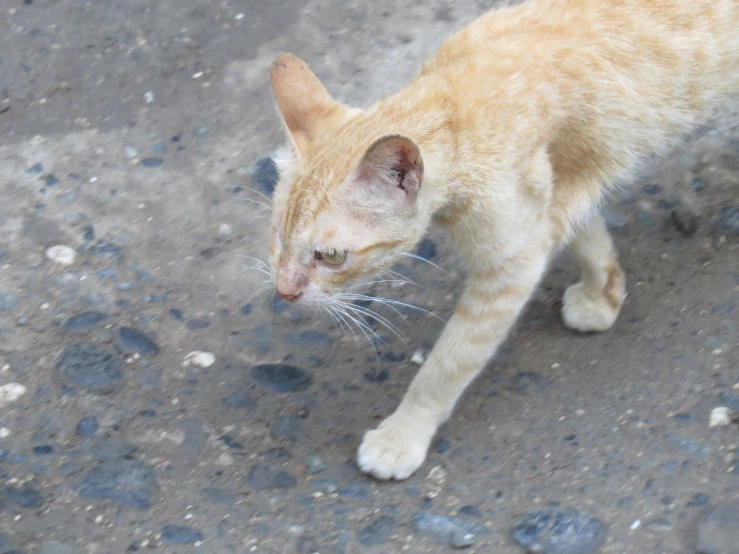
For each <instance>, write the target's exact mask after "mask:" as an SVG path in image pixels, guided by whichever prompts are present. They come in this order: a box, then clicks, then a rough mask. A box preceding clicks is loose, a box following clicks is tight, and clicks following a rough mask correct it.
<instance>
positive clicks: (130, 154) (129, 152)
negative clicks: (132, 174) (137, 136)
mask: <svg viewBox="0 0 739 554" xmlns="http://www.w3.org/2000/svg"><path fill="white" fill-rule="evenodd" d="M123 153H124V154H125V156H126V159H129V160H132V159H134V158H135V157H136V156H138V155H139V151H138V150H136V149H135V148H134V147H133V146H126V147H124V148H123Z"/></svg>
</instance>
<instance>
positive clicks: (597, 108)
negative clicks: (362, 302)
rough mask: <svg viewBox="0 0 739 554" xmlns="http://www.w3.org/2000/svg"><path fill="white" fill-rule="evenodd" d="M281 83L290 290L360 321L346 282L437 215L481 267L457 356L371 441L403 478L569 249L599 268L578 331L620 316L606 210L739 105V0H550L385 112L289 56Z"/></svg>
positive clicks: (497, 18)
mask: <svg viewBox="0 0 739 554" xmlns="http://www.w3.org/2000/svg"><path fill="white" fill-rule="evenodd" d="M271 81H272V85H273V90H274V93H275V98H276V101H277V106H278V108H279V110H280V113H281V115H282V117H283V121H284V123H285V125H286V128H287V130H288V137H289V139H290V143H291V148H290V149H289V150H286V151H285V152H284V155H283V156H281V158H280V160H279V161H278V164H279V166H280V169H281V179H280V183H279V184H278V187H277V190H276V192H275V219H274V231H273V241H272V246H271V261H272V267H273V270H274V272H275V276H276V288H277V291H278V293H279V294H280V295H281V296H283V297H284V298H286V299H288V300H292V301H299V302H304V303H307V304H319V305H324V306H329V307H333V308H335V309H336V310H337V313H339V315H340V314H341V313H344V315H347V313H346V310H349V309H350V308H347V307H346V305H345V304H344V305H342V304H339V302H346V301H351V295H347V294H346V293H345V292H344V291H346V290H347V286H348V285H352V284H355V283H357V282H360V281H361V280H362V279H363V278H366V277H368V276H370V275H371V274H373V273H375V272H377V271H380V270H382V269H385V268H387V267H389V266H390V265H391V264H392V263H393V262H394V261H395V260H396V259H397V256H398V254H399V253H400V252H402V251H407V250H410V249H411V248H412V247H413V246H414V245H415V244H416V243H417V242H418V240H420V238H421V237H422V236H423V234H424V233H425V232H426V230H427V228H428V225H429V224H430V223H431V222H432V220H433V221H436V222H437V223H439V224H440V225H442V226H443V227H445V228H446V229H447V230H448V232H449V235H450V237H451V240H452V243H453V245H454V247H455V248H456V249H457V251H458V252H459V253H460V254H462V256H463V258H464V260H465V262H466V264H467V270H468V275H469V282H468V285H467V289H466V290H465V292H464V293H463V295H462V297H461V299H460V303H459V305H458V307H457V309H456V312H455V314H454V315H453V317H452V319H451V320H450V321H449V323H448V324H447V327H446V329H445V331H444V333H443V334H442V336H441V338H440V339H439V342H438V344H437V345H436V346H435V348H434V350H433V351H432V353H431V354H430V356H429V358H428V360H427V361H426V362H425V364H424V365H423V367H422V368H421V370H420V372H419V374H418V376H417V377H416V378H415V379H414V381H413V383H412V384H411V387H410V389H409V391H408V394H407V395H406V397H405V398H404V399H403V401H402V403H401V405H400V407H399V408H398V410H397V411H396V412H395V413H394V414H393V415H392V416H390V417H389V418H388V419H387V420H385V421H384V422H383V423H382V424H381V425H380V427H379V428H378V429H376V430H374V431H370V432H368V433H367V435H366V436H365V438H364V441H363V443H362V445H361V447H360V451H359V464H360V467H361V468H362V469H363V470H364V471H366V472H368V473H372V474H374V475H375V476H377V477H380V478H397V479H402V478H405V477H408V476H409V475H410V474H411V473H413V471H415V470H416V469H417V468H418V466H419V465H420V464H421V463H422V462H423V460H424V458H425V454H426V450H427V448H428V445H429V443H430V441H431V439H432V437H433V435H434V433H435V431H436V429H437V427H438V426H439V425H440V424H441V423H442V422H443V421H444V420H445V419H446V418H447V417H448V416H449V414H450V413H451V411H452V409H453V407H454V404H455V402H456V400H457V399H458V398H459V396H460V395H461V393H462V392H463V390H464V388H465V387H466V386H467V385H468V384H469V383H470V381H471V380H472V379H473V378H474V377H475V375H476V374H477V373H478V372H479V370H480V369H481V368H482V367H483V366H484V365H485V363H486V362H487V360H488V359H489V358H490V357H491V356H492V355H493V354H494V352H495V350H496V348H497V347H498V345H499V344H500V342H501V341H502V340H503V339H504V338H505V336H506V334H507V332H508V330H509V328H510V326H511V325H512V324H513V323H514V321H515V319H516V317H517V316H518V314H519V313H520V311H521V309H522V308H523V306H524V305H525V303H526V301H527V299H528V297H529V296H530V294H531V292H532V290H533V289H534V288H535V287H536V285H537V283H538V282H539V280H540V279H541V277H542V275H543V273H544V271H545V268H546V265H547V263H548V261H549V260H550V259H551V257H552V255H553V254H555V253H556V252H557V250H558V249H559V248H560V247H561V246H564V245H566V244H569V245H570V247H571V248H572V251H573V253H574V254H575V255H576V257H577V258H578V260H579V261H580V263H581V265H582V269H583V279H582V282H581V283H578V284H577V285H573V286H572V287H570V289H568V291H567V293H566V295H565V299H564V308H563V316H564V319H565V322H566V323H567V325H568V326H570V327H571V328H573V329H576V330H579V331H603V330H606V329H608V328H609V327H610V326H611V325H612V324H613V323H614V321H615V319H616V317H617V315H618V312H619V310H620V308H621V304H622V302H623V298H624V295H625V284H624V276H623V272H622V271H621V269H620V267H619V265H618V262H617V259H616V255H615V252H614V250H613V246H612V243H611V240H610V237H609V236H608V233H607V231H606V229H605V226H604V224H603V221H602V219H601V217H600V216H599V215H597V208H598V207H599V203H600V202H601V200H602V199H603V197H604V194H605V193H606V192H607V190H608V187H609V186H611V185H613V184H614V183H616V182H617V181H619V180H623V179H625V178H627V177H628V176H629V173H630V172H632V171H633V170H634V168H635V167H636V166H637V164H638V162H639V161H640V160H642V159H644V158H645V157H647V156H649V155H650V154H652V153H654V152H659V151H662V150H664V149H665V148H666V147H668V146H670V145H671V144H673V143H674V142H676V141H678V140H680V139H681V138H683V137H684V136H685V134H686V133H688V132H689V131H690V130H691V129H693V128H694V127H695V126H696V125H698V124H701V123H703V122H705V120H706V119H707V118H708V117H709V116H710V114H711V113H712V110H713V109H714V108H715V107H716V106H717V105H718V104H720V103H721V102H722V100H724V99H725V98H726V97H727V96H729V95H731V94H734V93H739V0H712V1H711V0H621V1H616V0H536V1H532V2H529V3H527V4H524V5H522V6H517V7H512V8H506V9H502V10H498V11H493V12H490V13H488V14H486V15H484V16H482V17H481V18H479V19H478V20H476V21H475V22H473V23H472V24H470V25H469V26H468V27H466V28H465V29H463V30H462V31H460V32H459V33H457V34H456V35H454V36H452V37H451V38H450V39H448V40H447V41H446V42H445V43H444V45H443V46H442V47H441V49H440V51H439V52H438V54H437V55H436V56H435V57H434V58H433V59H431V60H430V61H429V62H428V63H426V64H425V65H424V66H423V68H422V69H421V71H420V73H419V75H418V76H417V77H416V78H415V79H414V80H413V81H412V82H411V83H410V84H409V85H408V86H407V87H405V88H404V89H403V90H401V91H400V92H398V93H397V94H395V95H393V96H391V97H388V98H386V99H384V100H381V101H380V102H378V103H377V104H375V105H374V106H371V107H370V108H368V109H366V110H357V109H351V108H348V107H346V106H343V105H342V104H339V103H337V102H335V101H334V100H332V99H331V97H330V96H329V95H328V93H327V92H326V90H325V89H324V88H323V87H322V85H320V83H319V82H318V81H317V79H316V78H315V76H313V74H312V73H310V71H309V70H308V69H307V67H306V66H305V65H304V64H303V63H302V62H301V61H300V60H298V59H297V58H294V57H292V56H290V55H281V56H279V57H278V58H277V59H276V60H275V63H274V65H273V68H272V74H271ZM338 310H344V312H338ZM365 315H367V314H365Z"/></svg>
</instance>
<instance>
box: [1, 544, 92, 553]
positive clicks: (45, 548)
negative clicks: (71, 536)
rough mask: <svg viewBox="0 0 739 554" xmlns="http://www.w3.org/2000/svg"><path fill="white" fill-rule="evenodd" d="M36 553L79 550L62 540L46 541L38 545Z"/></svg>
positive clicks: (74, 551)
mask: <svg viewBox="0 0 739 554" xmlns="http://www.w3.org/2000/svg"><path fill="white" fill-rule="evenodd" d="M8 554H10V553H8ZM19 554H20V553H19ZM38 554H79V550H77V549H76V548H74V547H73V546H70V545H68V544H64V543H63V542H59V541H46V542H45V543H43V544H42V545H41V546H40V547H39V550H38Z"/></svg>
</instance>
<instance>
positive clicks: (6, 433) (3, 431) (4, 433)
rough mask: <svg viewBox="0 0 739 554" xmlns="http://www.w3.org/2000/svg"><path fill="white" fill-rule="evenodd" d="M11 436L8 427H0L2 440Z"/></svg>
mask: <svg viewBox="0 0 739 554" xmlns="http://www.w3.org/2000/svg"><path fill="white" fill-rule="evenodd" d="M9 436H10V429H8V428H7V427H0V439H4V438H7V437H9Z"/></svg>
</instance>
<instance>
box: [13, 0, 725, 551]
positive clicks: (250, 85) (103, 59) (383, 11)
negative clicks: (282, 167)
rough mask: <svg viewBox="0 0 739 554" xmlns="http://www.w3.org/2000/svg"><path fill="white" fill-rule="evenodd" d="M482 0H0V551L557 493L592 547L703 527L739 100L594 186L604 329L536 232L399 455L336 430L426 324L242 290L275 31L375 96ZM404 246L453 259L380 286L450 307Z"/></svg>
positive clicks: (484, 513) (265, 142)
mask: <svg viewBox="0 0 739 554" xmlns="http://www.w3.org/2000/svg"><path fill="white" fill-rule="evenodd" d="M490 5H491V3H490V2H480V1H479V2H467V3H464V5H462V4H460V3H454V2H451V1H440V0H434V1H429V2H424V3H419V4H418V5H416V6H412V7H411V6H410V3H400V4H398V3H396V2H392V1H391V0H378V1H376V2H355V1H351V2H341V1H339V0H290V1H288V0H272V1H270V2H254V1H251V0H249V1H228V2H226V1H223V2H210V3H203V2H201V3H196V2H194V1H192V0H180V1H177V2H174V1H171V0H170V1H166V0H165V1H163V2H156V3H154V2H149V1H144V0H130V1H128V2H87V3H82V2H76V1H72V0H56V1H50V0H25V1H20V0H19V1H16V2H12V3H11V2H5V3H3V4H2V6H0V136H2V142H1V143H0V187H2V193H3V203H2V206H0V264H2V266H1V270H0V387H4V388H3V389H2V391H3V392H2V394H0V552H10V551H13V552H25V553H27V554H33V553H37V552H41V553H43V554H54V553H57V554H60V553H61V554H71V553H81V554H98V553H113V552H124V551H147V550H156V551H158V552H162V553H174V552H177V553H179V552H198V553H200V554H206V553H208V554H217V553H222V552H266V553H290V552H321V553H327V552H328V553H341V552H346V553H355V552H361V553H364V552H367V553H375V554H378V553H395V552H401V551H407V552H411V553H415V552H419V553H421V552H429V553H436V552H447V551H449V549H450V548H451V547H450V546H449V545H448V544H447V543H449V542H455V541H457V542H459V541H462V542H463V543H464V541H465V540H467V541H468V542H472V543H473V544H472V545H471V546H469V547H468V548H469V550H468V551H469V552H478V553H490V552H496V553H500V554H515V553H518V552H521V549H520V548H519V547H518V546H516V545H515V543H514V542H513V540H512V537H511V529H512V528H513V526H514V525H515V523H516V522H517V521H518V519H519V518H520V517H521V516H523V515H524V514H526V513H528V512H531V511H533V510H537V509H541V508H547V507H561V508H572V509H574V510H577V511H578V513H581V514H582V513H589V514H592V515H593V516H595V517H596V518H598V520H600V521H601V522H602V523H603V524H604V525H605V526H607V537H606V539H605V543H604V544H603V546H602V548H601V551H602V552H608V553H614V554H615V553H617V554H624V553H625V554H644V553H664V554H687V553H691V552H695V548H694V545H695V541H696V540H697V539H696V530H695V529H696V526H697V523H696V521H697V519H698V518H699V517H701V516H702V514H703V513H704V511H705V510H707V509H709V508H710V507H711V506H713V505H717V504H718V505H727V504H728V503H730V502H732V501H736V500H737V499H738V498H739V469H738V466H739V463H738V462H737V454H736V449H737V444H739V433H738V431H737V427H736V425H734V424H731V425H729V426H726V427H721V428H712V429H709V427H708V421H709V414H710V412H711V410H712V409H714V408H716V407H718V406H726V407H729V408H731V409H733V410H736V411H739V362H738V360H737V358H738V356H739V349H738V348H737V342H738V341H737V313H739V310H738V309H737V292H738V291H739V243H738V242H737V234H738V233H739V231H738V230H737V226H738V225H739V224H738V223H737V219H739V208H737V204H738V203H739V187H737V183H738V182H739V113H738V111H737V108H738V107H739V105H737V104H733V105H729V106H728V107H726V108H725V109H724V110H723V111H722V112H721V113H720V115H719V117H717V118H716V120H715V121H713V122H712V123H711V124H710V125H708V126H707V127H705V128H703V129H701V130H700V131H699V132H698V133H697V134H696V135H695V136H694V137H691V138H689V140H688V142H687V144H686V146H685V148H684V149H682V150H679V151H677V152H675V153H673V154H672V155H671V156H670V157H669V158H668V159H666V160H654V161H653V162H652V163H650V164H649V165H648V166H646V167H645V168H644V170H643V172H642V173H641V175H640V177H639V179H637V181H636V182H635V183H632V184H631V186H630V187H629V188H627V189H625V190H623V191H621V192H619V193H618V194H616V195H615V196H614V198H613V199H612V200H611V202H610V203H609V205H608V207H607V208H606V216H607V220H608V222H609V225H610V227H611V228H612V231H613V234H614V239H615V242H616V244H617V247H618V248H619V251H620V253H621V261H622V264H623V266H624V269H625V271H626V274H627V280H628V290H629V295H628V297H627V300H626V303H625V305H624V308H623V311H622V314H621V316H620V318H619V320H618V321H617V323H616V325H615V326H614V327H613V329H612V330H610V331H608V332H606V333H603V334H599V335H585V336H583V335H578V334H575V333H573V332H571V331H569V330H568V329H566V327H565V326H564V325H563V323H562V321H561V317H560V314H559V311H560V308H561V298H562V294H563V291H564V290H565V288H566V287H567V286H568V285H570V284H571V283H573V282H574V281H575V280H576V278H577V273H576V270H575V268H574V266H573V264H572V262H571V260H569V259H568V258H567V257H566V255H565V256H562V257H561V258H559V259H557V260H555V261H554V262H553V264H552V269H551V272H550V274H549V276H548V277H547V278H546V279H545V281H544V282H543V284H542V286H541V287H540V289H539V291H538V292H537V293H536V295H535V296H534V298H533V299H532V301H531V304H530V306H529V307H528V309H527V310H526V313H525V314H524V316H523V317H522V318H521V321H520V322H519V324H518V326H517V328H516V331H515V332H514V333H513V335H512V336H511V337H510V339H509V340H508V341H507V343H506V345H505V346H504V348H503V349H502V351H501V352H500V354H499V355H498V356H497V357H496V359H495V360H494V361H493V363H492V364H491V367H490V368H489V370H488V371H486V372H485V373H484V374H483V375H482V376H481V377H480V378H479V379H478V380H477V381H475V383H474V384H473V385H472V386H471V387H470V390H469V391H468V393H467V394H466V395H465V397H464V398H463V400H462V401H461V402H460V404H459V407H458V410H457V411H456V413H455V415H454V417H453V418H452V420H451V421H450V422H449V423H448V424H447V425H446V426H445V427H444V428H443V429H442V430H441V432H440V434H439V437H438V440H436V441H435V443H434V446H433V448H432V452H431V453H430V456H429V458H428V460H427V462H426V463H425V465H424V466H423V467H422V468H421V470H420V471H419V472H418V473H417V474H416V475H414V476H413V477H412V478H411V479H409V480H408V481H406V482H402V483H397V482H396V483H382V482H376V481H373V480H372V479H369V478H367V477H364V476H363V475H362V474H361V473H360V472H358V470H357V469H356V466H355V461H354V456H355V452H356V448H357V447H358V445H359V441H360V438H361V436H362V434H363V432H364V431H365V430H366V429H369V428H372V427H373V426H374V425H376V423H377V422H378V421H379V420H381V419H382V418H383V417H385V416H387V415H388V414H389V413H391V412H392V410H393V409H394V407H395V406H396V405H397V403H398V401H399V399H400V398H401V396H402V394H403V391H404V390H405V388H406V386H407V384H408V382H409V381H410V379H411V378H412V376H413V374H414V372H415V371H416V369H417V366H416V365H415V364H414V363H413V362H412V361H411V357H412V355H413V353H414V352H415V351H416V350H417V349H418V348H422V349H428V348H429V347H430V346H431V345H432V344H433V342H434V339H435V337H436V336H437V335H438V334H439V332H440V330H441V328H442V323H441V322H440V321H439V320H437V319H435V318H434V317H432V316H428V315H424V314H423V313H419V312H412V311H409V312H407V313H406V314H405V319H401V318H400V317H399V316H398V314H394V313H393V312H392V311H389V310H387V311H386V312H384V313H385V315H387V316H388V317H390V318H392V320H393V322H394V323H396V324H397V326H398V327H399V330H400V333H401V334H402V335H403V338H404V341H401V340H400V339H399V338H397V337H394V336H393V335H392V334H390V333H387V332H384V331H383V330H382V329H381V328H379V327H378V328H377V329H376V330H377V331H378V333H380V334H381V335H382V336H383V337H384V338H385V339H386V342H387V344H381V343H378V344H377V345H376V346H377V353H375V351H374V349H373V347H371V346H369V345H368V344H367V341H366V340H365V339H364V337H363V336H362V335H361V334H360V335H359V336H358V337H357V338H356V340H355V337H353V336H352V335H351V334H350V333H347V332H345V331H343V330H342V329H341V328H337V327H335V326H332V325H331V322H330V321H329V320H327V319H326V318H325V317H321V316H319V315H318V314H313V313H311V312H305V311H301V310H299V309H295V308H294V307H291V306H287V305H286V304H285V303H282V302H274V301H270V300H269V299H270V294H271V293H270V292H269V291H265V292H264V293H261V294H256V295H255V294H254V293H255V292H256V291H258V290H259V288H260V287H261V286H262V282H263V280H264V275H263V274H262V273H260V272H259V271H255V270H252V269H248V268H249V267H250V266H251V267H254V266H257V265H258V262H256V261H254V260H252V259H250V258H246V257H244V256H253V257H256V258H260V257H263V256H264V255H265V252H266V242H265V240H266V238H265V237H266V235H267V225H268V220H267V218H266V216H267V215H268V212H267V211H266V210H265V209H264V208H263V207H262V206H260V205H259V204H258V203H259V202H260V200H262V199H261V198H260V196H259V195H257V194H254V193H252V192H251V191H249V190H247V189H248V188H250V187H256V188H257V189H258V190H260V191H261V192H268V189H269V184H270V178H271V173H272V172H271V171H270V167H271V166H270V165H269V163H268V162H267V161H264V160H262V161H261V162H260V163H259V164H256V165H255V161H256V160H258V159H260V158H263V157H264V156H267V155H269V153H270V152H272V151H273V150H274V149H275V148H276V147H277V146H279V145H280V144H281V142H282V136H281V130H280V128H279V125H278V120H277V118H276V117H275V115H274V112H273V107H272V101H271V98H270V95H269V89H268V86H267V70H268V67H269V63H270V61H271V59H272V57H273V56H274V55H275V54H276V53H277V52H279V51H283V50H287V51H291V52H294V53H296V54H298V55H299V56H301V57H303V58H304V59H306V60H307V61H308V62H309V63H310V64H311V66H312V67H313V69H314V70H315V71H316V73H317V74H318V75H319V76H320V77H321V78H322V79H323V80H324V82H325V83H326V84H327V86H328V88H329V89H330V90H331V92H332V93H333V94H334V95H335V96H336V97H337V98H339V99H341V100H344V101H346V102H349V103H352V104H356V105H360V106H361V105H367V104H368V103H370V102H371V101H372V100H374V99H377V98H379V97H381V96H382V95H384V94H386V93H388V92H390V91H393V90H396V89H397V88H398V87H400V86H401V84H402V83H403V82H404V81H405V80H406V79H408V78H409V77H410V76H411V75H412V74H413V72H414V71H415V69H416V68H417V67H418V64H419V63H420V62H421V61H423V59H424V58H425V57H427V56H428V55H430V54H431V53H432V52H433V51H434V49H435V47H436V46H437V45H438V44H439V42H440V41H441V40H442V38H443V37H444V35H446V34H448V33H449V32H451V31H452V30H454V29H456V28H459V27H460V26H461V25H463V24H464V22H466V21H468V20H469V19H471V18H472V17H474V16H475V15H477V14H479V13H481V12H482V11H483V10H484V9H485V8H487V7H489V6H490ZM55 245H62V246H68V247H71V248H73V249H74V250H75V251H76V255H75V259H74V261H73V263H72V264H71V265H68V266H65V265H62V263H60V261H64V259H63V257H62V258H60V259H58V260H57V261H54V260H50V259H49V258H48V257H47V255H46V250H47V248H49V247H51V246H55ZM421 254H422V255H423V256H425V257H427V258H429V259H431V260H432V261H433V262H434V263H435V264H438V265H439V266H441V267H442V268H444V269H445V270H446V271H447V273H443V272H441V271H436V270H434V269H433V268H430V267H429V266H428V265H420V264H416V263H404V264H403V265H402V266H401V267H399V271H402V272H403V273H405V274H406V275H407V276H408V277H409V278H410V279H412V280H414V281H416V282H417V283H418V284H420V285H423V286H425V287H426V289H417V288H416V287H414V286H410V285H409V286H405V287H401V288H396V289H390V290H382V289H378V291H377V293H378V294H380V295H383V296H386V297H391V298H395V299H398V300H402V301H404V302H410V303H414V304H417V305H420V306H422V307H423V308H425V309H427V310H430V311H433V312H435V313H436V314H437V315H438V316H439V317H441V318H447V317H448V316H449V314H450V313H451V311H452V309H453V306H454V299H455V297H456V296H457V294H458V293H459V287H458V284H459V282H460V276H461V275H462V273H461V270H460V269H459V264H458V262H457V258H456V257H455V256H454V252H452V251H450V249H449V247H448V246H447V245H446V243H445V242H444V239H443V237H442V236H441V235H439V234H438V233H437V232H436V231H433V232H432V233H431V235H430V237H429V239H428V240H427V241H426V242H424V243H423V245H422V250H421ZM80 314H82V315H80ZM75 316H77V317H75ZM193 351H203V352H210V353H212V354H214V355H215V362H214V363H213V364H212V365H210V366H208V367H200V366H198V365H197V364H196V363H193V362H194V361H193V360H190V361H189V362H187V361H186V356H187V355H188V354H189V353H191V352H193ZM206 362H207V360H206ZM280 363H284V364H289V365H288V366H287V367H281V368H278V369H279V371H275V368H274V367H272V368H270V367H269V366H267V367H266V368H265V367H264V365H263V364H280ZM201 365H207V363H206V364H201ZM429 514H432V515H437V516H442V519H438V518H436V519H435V518H434V517H432V515H429ZM447 516H452V517H458V518H459V519H461V520H464V521H466V522H468V523H470V524H474V525H475V527H469V528H465V529H470V530H471V532H470V533H469V534H471V535H474V536H473V537H472V538H469V537H468V538H467V539H465V537H464V536H463V537H461V538H460V537H458V536H457V535H454V533H451V534H450V533H449V532H447V531H444V530H443V529H445V528H444V525H452V526H453V525H454V522H450V521H449V520H444V519H443V517H447ZM583 517H584V516H583ZM452 535H454V536H452ZM701 540H703V539H701ZM726 544H729V543H728V542H727V543H726ZM458 546H462V544H459V545H458ZM552 552H554V551H552Z"/></svg>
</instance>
